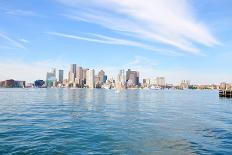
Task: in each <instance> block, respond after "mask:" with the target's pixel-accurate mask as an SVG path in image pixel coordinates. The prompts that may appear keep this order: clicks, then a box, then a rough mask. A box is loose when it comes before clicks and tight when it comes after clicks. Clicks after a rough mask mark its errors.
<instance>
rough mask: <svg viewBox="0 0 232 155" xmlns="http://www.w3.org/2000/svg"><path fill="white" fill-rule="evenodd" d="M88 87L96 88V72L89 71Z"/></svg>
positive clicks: (87, 77) (87, 74) (87, 73)
mask: <svg viewBox="0 0 232 155" xmlns="http://www.w3.org/2000/svg"><path fill="white" fill-rule="evenodd" d="M86 85H87V87H88V88H95V70H94V69H91V70H87V72H86Z"/></svg>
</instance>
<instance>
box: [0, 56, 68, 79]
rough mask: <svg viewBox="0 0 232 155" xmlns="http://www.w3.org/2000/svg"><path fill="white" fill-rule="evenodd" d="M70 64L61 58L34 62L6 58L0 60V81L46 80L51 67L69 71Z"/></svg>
mask: <svg viewBox="0 0 232 155" xmlns="http://www.w3.org/2000/svg"><path fill="white" fill-rule="evenodd" d="M68 66H69V65H68V64H67V63H65V62H64V61H62V60H59V59H55V60H41V61H35V62H32V63H29V62H27V61H24V60H22V59H14V60H11V59H6V60H2V61H0V81H1V80H6V79H15V80H26V82H33V81H35V80H37V79H42V80H44V79H45V77H46V73H47V72H48V71H50V69H51V68H56V69H57V70H58V69H64V70H65V71H67V69H68ZM65 74H66V72H65ZM65 77H66V75H65Z"/></svg>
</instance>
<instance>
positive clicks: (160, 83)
mask: <svg viewBox="0 0 232 155" xmlns="http://www.w3.org/2000/svg"><path fill="white" fill-rule="evenodd" d="M156 85H157V86H159V87H164V86H165V77H157V78H156Z"/></svg>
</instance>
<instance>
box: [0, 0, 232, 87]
mask: <svg viewBox="0 0 232 155" xmlns="http://www.w3.org/2000/svg"><path fill="white" fill-rule="evenodd" d="M231 6H232V1H230V0H220V1H218V0H203V1H202V0H141V1H139V0H123V1H119V0H101V1H99V0H30V1H26V0H0V12H1V13H0V58H1V62H0V80H4V79H8V78H14V79H18V80H27V81H29V82H31V81H33V80H36V79H39V78H40V79H44V78H45V74H46V72H47V71H49V70H50V68H52V67H56V68H61V69H64V70H65V71H66V72H65V74H67V70H68V67H69V64H71V63H76V64H78V65H80V66H83V67H86V68H94V69H96V70H100V69H104V70H105V71H106V73H107V74H108V75H113V76H114V75H115V74H117V72H118V70H120V69H127V68H131V69H134V70H138V71H140V75H141V77H142V78H143V77H148V78H155V77H156V76H165V77H166V79H167V82H168V83H178V82H180V81H181V80H184V79H186V80H191V82H192V83H194V84H203V83H206V84H209V83H219V82H222V81H227V82H231V77H232V72H231V68H230V66H229V65H230V64H229V62H230V61H231V60H230V59H231V56H232V51H231V46H232V37H231V36H232V30H231V27H232V11H231Z"/></svg>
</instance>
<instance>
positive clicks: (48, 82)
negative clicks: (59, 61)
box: [46, 68, 57, 87]
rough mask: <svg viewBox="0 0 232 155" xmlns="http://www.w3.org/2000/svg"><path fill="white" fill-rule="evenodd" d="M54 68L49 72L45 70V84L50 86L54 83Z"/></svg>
mask: <svg viewBox="0 0 232 155" xmlns="http://www.w3.org/2000/svg"><path fill="white" fill-rule="evenodd" d="M56 80H57V79H56V69H54V68H53V69H52V71H51V72H47V75H46V86H47V87H52V86H54V84H55V83H56Z"/></svg>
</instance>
